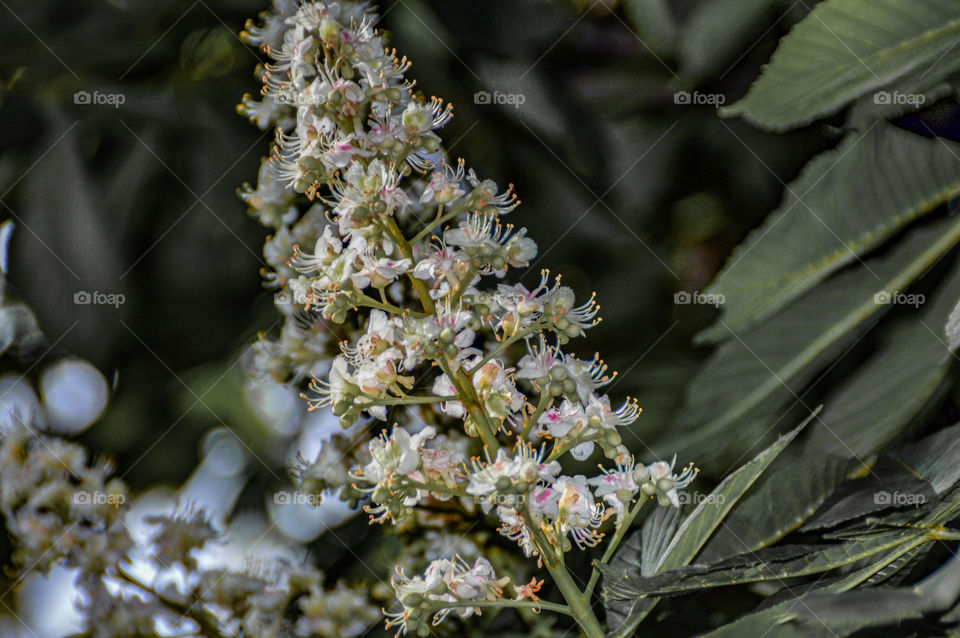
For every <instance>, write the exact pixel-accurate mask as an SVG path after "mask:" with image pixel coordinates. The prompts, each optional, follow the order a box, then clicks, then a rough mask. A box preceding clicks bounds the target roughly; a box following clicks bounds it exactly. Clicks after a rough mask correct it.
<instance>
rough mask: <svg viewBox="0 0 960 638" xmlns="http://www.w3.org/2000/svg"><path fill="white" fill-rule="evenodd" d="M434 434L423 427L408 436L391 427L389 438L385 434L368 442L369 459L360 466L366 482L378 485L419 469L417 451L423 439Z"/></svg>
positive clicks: (398, 428) (405, 432) (418, 454)
mask: <svg viewBox="0 0 960 638" xmlns="http://www.w3.org/2000/svg"><path fill="white" fill-rule="evenodd" d="M436 433H437V431H436V430H435V429H434V428H432V427H430V426H427V427H425V428H423V429H422V430H420V431H419V432H417V433H416V434H414V435H412V436H411V435H410V433H409V432H407V431H406V430H405V429H404V428H402V427H401V426H399V425H395V426H394V427H393V433H392V434H391V435H390V437H389V438H387V436H386V432H385V431H384V432H382V433H381V434H380V436H378V437H377V438H375V439H373V440H372V441H370V445H369V448H370V456H371V457H372V460H371V461H370V462H369V463H367V464H366V465H365V466H364V467H363V477H364V478H365V479H366V480H367V481H369V482H370V483H374V484H380V483H383V482H384V481H386V480H387V479H389V478H390V477H391V476H395V475H396V476H406V475H408V474H410V473H411V472H413V471H414V470H416V469H417V468H418V467H419V466H420V452H421V448H422V447H423V445H424V442H425V441H426V440H427V439H432V438H433V437H434V436H435V435H436Z"/></svg>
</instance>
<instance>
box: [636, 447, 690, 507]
mask: <svg viewBox="0 0 960 638" xmlns="http://www.w3.org/2000/svg"><path fill="white" fill-rule="evenodd" d="M676 462H677V457H676V456H674V457H673V460H671V461H670V462H669V463H667V462H666V461H657V462H656V463H651V464H650V465H648V466H647V468H646V469H647V473H648V474H649V476H650V481H649V484H652V485H654V486H656V494H657V500H658V502H659V503H660V504H661V505H667V504H670V505H673V506H674V507H680V497H679V495H678V494H677V490H682V489H683V488H685V487H687V486H688V485H690V483H692V482H693V479H695V478H696V477H697V472H698V471H699V470H697V468H695V467H693V464H692V463H691V464H690V465H688V466H687V467H685V468H683V471H682V472H680V473H679V474H674V473H673V466H674V464H675V463H676Z"/></svg>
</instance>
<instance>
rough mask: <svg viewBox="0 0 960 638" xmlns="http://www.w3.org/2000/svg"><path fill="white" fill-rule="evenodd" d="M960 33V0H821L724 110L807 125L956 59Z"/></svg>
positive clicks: (775, 124) (780, 124) (766, 121)
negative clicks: (954, 53)
mask: <svg viewBox="0 0 960 638" xmlns="http://www.w3.org/2000/svg"><path fill="white" fill-rule="evenodd" d="M958 37H960V0H824V2H821V3H819V4H818V5H817V6H815V7H814V8H813V11H811V12H810V15H808V16H807V17H806V18H805V19H803V20H802V21H800V23H799V24H797V26H796V27H794V28H793V30H792V31H791V32H790V33H789V34H788V35H787V36H786V37H784V38H783V40H781V42H780V45H779V46H778V47H777V50H776V52H775V53H774V55H773V58H772V59H771V60H770V63H769V64H767V65H766V66H765V67H764V69H763V72H762V73H761V75H760V78H759V79H758V80H756V81H755V82H754V84H753V86H751V87H750V91H749V92H748V93H747V95H746V97H744V98H743V99H741V100H740V101H739V102H737V103H736V104H733V105H731V106H730V107H728V108H726V109H723V111H722V113H723V115H725V116H734V115H742V116H743V117H745V118H747V119H748V120H750V121H752V122H754V123H756V124H757V125H759V126H761V127H764V128H767V129H770V130H774V131H783V130H786V129H789V128H793V127H796V126H800V125H803V124H809V123H810V122H813V121H814V120H816V119H818V118H820V117H823V116H825V115H829V114H832V113H835V112H837V111H839V110H840V109H841V108H842V107H843V106H844V105H845V104H847V103H848V102H850V101H851V100H854V99H856V98H858V97H860V96H861V95H866V94H867V93H870V92H872V91H874V90H876V89H878V88H880V87H883V86H886V85H888V84H891V83H893V82H895V81H896V80H898V79H899V78H902V77H903V76H905V75H906V74H908V73H911V72H913V73H923V72H925V71H927V70H928V69H930V68H932V67H933V66H934V65H950V64H952V65H956V64H957V63H958V62H960V58H958V57H957V56H952V57H951V56H949V55H947V53H948V52H949V50H950V49H951V48H952V47H953V46H954V45H955V44H956V41H957V38H958ZM941 56H943V59H941Z"/></svg>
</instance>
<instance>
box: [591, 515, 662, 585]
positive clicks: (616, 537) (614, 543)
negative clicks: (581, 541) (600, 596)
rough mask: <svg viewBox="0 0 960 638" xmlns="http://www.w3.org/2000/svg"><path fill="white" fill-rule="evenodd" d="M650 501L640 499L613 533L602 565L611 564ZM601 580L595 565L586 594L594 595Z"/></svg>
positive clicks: (604, 553) (601, 561)
mask: <svg viewBox="0 0 960 638" xmlns="http://www.w3.org/2000/svg"><path fill="white" fill-rule="evenodd" d="M649 501H650V499H648V498H640V500H639V501H637V503H635V504H634V506H633V508H632V509H631V510H630V511H629V512H628V513H627V516H626V517H625V518H624V519H623V521H622V522H621V523H620V527H618V528H617V531H615V532H614V533H613V537H612V538H611V539H610V542H609V543H607V549H606V551H604V552H603V556H602V557H601V558H600V564H601V565H606V564H607V563H609V562H610V559H611V558H613V552H615V551H616V549H617V547H618V546H619V545H620V541H622V540H623V537H624V536H626V534H627V532H628V531H630V526H631V525H633V520H634V519H635V518H636V517H637V514H639V513H640V510H642V509H643V506H644V505H646V504H647V502H649ZM599 579H600V570H599V569H598V568H597V565H596V564H594V566H593V571H592V572H591V574H590V581H589V582H588V583H587V589H586V593H587V596H588V597H589V596H592V595H593V589H594V587H596V586H597V581H598V580H599Z"/></svg>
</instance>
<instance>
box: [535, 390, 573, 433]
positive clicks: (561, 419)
mask: <svg viewBox="0 0 960 638" xmlns="http://www.w3.org/2000/svg"><path fill="white" fill-rule="evenodd" d="M583 422H584V413H583V407H582V406H581V405H580V404H579V403H573V402H571V401H570V400H568V399H564V400H563V402H562V403H561V404H560V405H559V407H557V406H553V407H550V408H547V409H546V410H544V412H543V414H541V415H540V418H539V419H538V420H537V432H538V433H539V434H540V435H541V436H543V435H550V436H551V437H553V438H562V437H564V436H567V434H569V433H570V431H571V430H572V429H574V428H576V427H580V428H582V427H583Z"/></svg>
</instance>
